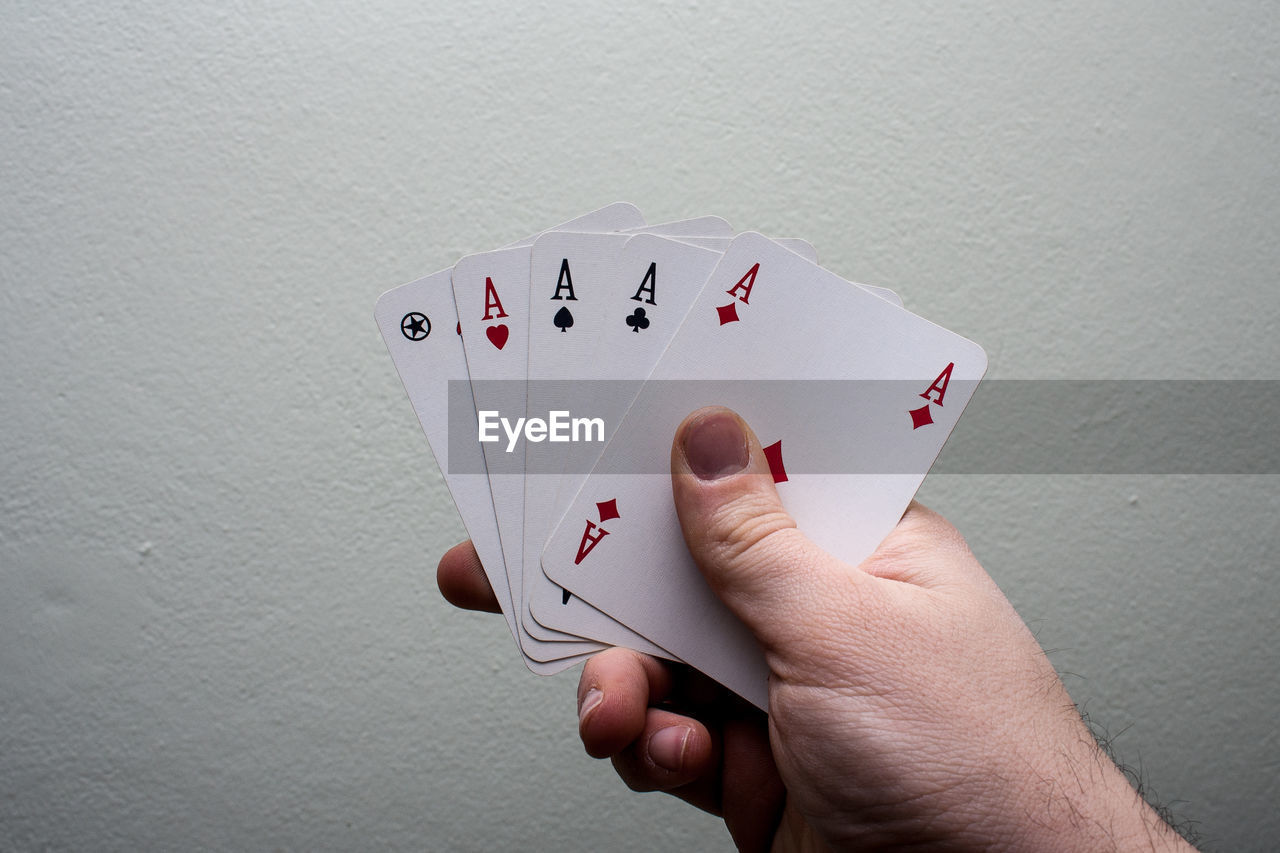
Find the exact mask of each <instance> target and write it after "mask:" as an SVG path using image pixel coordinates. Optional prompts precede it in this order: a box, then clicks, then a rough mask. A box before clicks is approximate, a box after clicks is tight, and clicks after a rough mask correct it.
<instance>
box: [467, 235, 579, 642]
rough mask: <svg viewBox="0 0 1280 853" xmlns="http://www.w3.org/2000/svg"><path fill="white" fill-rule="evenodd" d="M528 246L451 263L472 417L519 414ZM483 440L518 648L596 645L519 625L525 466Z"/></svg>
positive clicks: (503, 444) (501, 446)
mask: <svg viewBox="0 0 1280 853" xmlns="http://www.w3.org/2000/svg"><path fill="white" fill-rule="evenodd" d="M529 258H530V249H529V247H527V246H519V247H514V248H510V249H498V250H496V251H493V252H483V253H481V254H477V255H468V256H467V257H465V258H463V259H462V260H460V261H458V263H457V264H455V265H454V267H453V294H454V302H455V305H456V307H457V309H458V318H459V321H460V322H461V324H462V342H463V348H464V349H465V351H466V358H467V371H468V373H469V374H470V378H471V392H472V395H473V400H474V403H475V407H476V411H477V413H478V417H479V419H480V420H481V422H483V420H484V419H485V418H487V417H489V416H488V415H487V414H486V413H490V412H495V413H500V415H499V416H500V417H502V418H507V419H508V420H509V422H510V423H513V424H514V423H516V422H517V419H520V418H523V417H524V416H525V413H524V399H523V398H524V394H523V383H524V381H525V372H526V368H527V362H528V353H529ZM497 437H498V440H496V441H492V442H487V443H485V444H483V445H481V450H482V453H483V455H484V464H485V469H486V470H487V471H488V474H489V495H490V498H491V499H492V501H493V511H494V515H495V517H496V518H497V522H498V536H499V541H500V543H501V550H502V557H503V560H504V562H505V565H506V571H507V581H508V587H509V589H510V590H511V597H512V606H513V610H514V612H515V614H516V626H517V630H518V637H519V640H520V648H521V649H523V650H524V653H525V655H526V656H528V657H530V658H532V659H534V660H541V661H546V660H552V659H555V658H560V657H566V656H569V655H574V656H576V655H582V654H590V653H593V652H596V651H599V650H600V649H601V648H603V647H602V646H600V645H599V644H598V643H585V642H581V641H574V640H573V638H569V637H566V638H564V640H565V642H546V641H541V640H538V639H537V638H535V637H533V636H531V635H530V634H529V633H528V631H527V630H526V629H525V627H524V625H523V620H522V619H521V616H520V614H521V613H522V611H523V609H524V608H523V603H524V598H523V588H524V587H523V581H522V578H521V566H522V557H523V552H522V548H523V543H524V539H523V525H524V473H523V466H522V465H516V464H513V463H514V457H513V456H512V455H511V453H512V450H511V449H509V443H508V442H507V441H505V440H503V437H502V433H501V430H498V431H497Z"/></svg>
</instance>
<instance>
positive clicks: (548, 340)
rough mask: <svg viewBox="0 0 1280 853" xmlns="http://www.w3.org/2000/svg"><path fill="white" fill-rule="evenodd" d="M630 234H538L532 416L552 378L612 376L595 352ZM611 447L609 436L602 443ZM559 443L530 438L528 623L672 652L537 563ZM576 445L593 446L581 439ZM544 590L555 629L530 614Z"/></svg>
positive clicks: (544, 406) (550, 519) (525, 445)
mask: <svg viewBox="0 0 1280 853" xmlns="http://www.w3.org/2000/svg"><path fill="white" fill-rule="evenodd" d="M629 239H630V237H628V236H627V235H626V234H581V233H576V234H575V233H569V232H555V233H548V234H544V235H542V236H541V237H540V238H538V240H537V241H535V242H534V244H533V248H532V251H531V257H530V290H529V293H530V309H529V354H528V365H527V372H526V376H527V377H528V381H529V383H530V384H529V385H528V388H527V393H526V411H525V414H526V415H527V416H528V417H542V418H548V417H549V415H550V411H551V410H552V409H553V406H554V404H553V403H552V402H551V399H552V397H553V396H554V395H553V394H552V393H550V383H553V382H555V381H557V380H562V381H575V380H576V381H580V380H590V379H603V378H607V374H603V373H601V372H600V371H599V370H598V369H597V364H596V362H594V361H592V359H591V358H590V355H591V353H592V350H593V349H594V347H595V342H596V340H597V339H598V337H599V334H600V331H601V328H600V327H601V319H602V314H603V306H604V299H605V296H606V290H607V286H608V284H609V283H611V282H612V281H613V278H614V276H615V265H616V260H617V256H618V253H619V251H620V250H621V249H622V247H623V246H624V245H626V243H627V241H628V240H629ZM599 446H600V447H601V448H602V447H603V440H601V444H600V445H599ZM557 449H558V448H557V447H556V445H555V444H552V443H542V442H529V441H525V442H522V446H521V447H520V451H522V452H523V456H524V467H525V477H524V484H523V485H524V521H523V525H522V528H523V551H522V553H523V557H522V565H523V566H527V567H531V570H530V571H525V572H523V573H522V575H523V577H522V584H523V601H522V604H523V609H522V610H521V618H524V619H525V626H524V627H525V630H527V631H528V632H529V634H530V635H531V636H533V637H535V638H537V639H541V640H557V639H564V635H565V634H566V633H567V634H570V635H574V636H578V637H584V638H589V639H593V640H597V641H599V642H604V643H608V644H610V645H615V646H626V647H628V648H633V649H635V650H637V651H642V652H645V653H647V654H653V655H656V656H660V657H668V655H666V653H665V652H664V651H663V650H661V649H659V648H657V647H655V646H654V645H653V644H652V643H650V642H649V641H648V640H646V639H644V638H643V637H641V636H640V635H638V634H636V633H635V632H633V631H631V630H629V629H627V628H626V627H625V626H623V625H619V624H618V623H617V622H615V621H614V620H613V619H610V618H609V617H608V616H606V615H604V614H603V613H601V612H600V611H598V610H596V609H595V608H593V607H591V606H589V605H587V604H585V603H584V602H583V601H582V600H581V599H578V598H573V597H571V596H568V595H565V594H564V592H563V591H562V590H561V589H560V588H559V587H557V586H556V585H555V584H553V583H552V582H551V581H550V580H549V579H548V578H547V577H546V575H544V574H543V573H542V572H541V571H540V570H537V569H536V567H537V566H538V565H539V557H540V555H541V553H542V547H543V545H545V544H546V539H547V535H548V534H549V533H550V531H551V525H552V524H553V523H554V521H555V520H556V516H555V512H554V506H555V500H556V498H557V496H558V495H559V494H560V492H561V490H562V482H563V480H564V475H561V474H558V473H552V472H551V470H550V468H549V465H548V464H545V463H548V462H549V461H550V459H551V458H552V456H553V453H554V451H556V450H557ZM572 449H573V450H585V447H583V445H575V446H574V447H573V448H572ZM534 597H538V598H540V599H545V600H550V601H554V602H556V607H557V608H558V609H559V610H560V611H561V612H562V614H563V617H564V618H563V619H562V620H561V624H560V626H559V627H558V628H557V629H549V628H547V627H544V626H543V625H541V624H540V623H538V622H537V620H536V619H531V618H525V617H526V614H527V613H528V611H529V604H530V602H531V601H532V600H533V599H534Z"/></svg>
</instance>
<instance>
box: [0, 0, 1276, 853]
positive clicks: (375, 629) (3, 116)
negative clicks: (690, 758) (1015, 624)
mask: <svg viewBox="0 0 1280 853" xmlns="http://www.w3.org/2000/svg"><path fill="white" fill-rule="evenodd" d="M517 5H518V4H512V3H506V2H498V0H472V2H458V3H431V2H427V3H423V2H408V1H407V0H370V2H361V3H347V4H341V5H339V4H328V3H317V2H289V3H284V2H279V3H236V4H185V5H184V4H178V3H168V4H162V3H152V4H139V3H128V4H96V3H88V2H84V0H70V2H63V3H26V2H20V3H13V4H9V5H8V7H7V8H6V9H5V10H4V11H3V12H2V13H0V18H2V19H3V21H2V25H0V174H2V175H3V181H2V186H3V195H2V196H0V276H2V281H0V283H2V287H0V353H2V354H3V362H2V365H3V366H2V368H0V400H2V401H3V403H2V405H3V413H4V414H3V419H2V420H0V459H3V465H2V466H0V506H2V507H3V508H2V510H0V848H4V849H37V848H38V849H54V850H58V849H93V850H122V851H123V850H136V849H201V848H210V849H228V850H277V849H307V850H335V851H338V850H353V849H375V848H376V849H390V850H420V849H432V850H495V849H497V850H504V849H510V850H515V849H523V850H551V849H554V850H565V851H575V850H584V851H585V850H598V849H605V848H608V849H616V850H637V851H639V850H655V849H704V850H716V849H728V848H729V847H730V844H729V841H728V837H727V835H726V834H725V833H724V831H723V829H722V827H721V826H720V825H719V823H718V821H716V820H715V819H713V818H710V817H708V816H705V815H701V814H697V813H693V812H691V811H689V810H688V809H686V808H685V807H683V805H682V804H680V803H677V802H675V801H672V800H668V799H666V798H663V797H662V796H660V795H657V794H650V795H637V794H632V793H631V792H629V791H627V790H626V788H625V787H624V786H623V784H622V783H621V782H619V781H618V780H617V779H616V778H615V777H614V776H613V774H612V771H611V768H610V767H609V766H608V764H607V763H601V762H596V761H593V760H591V759H590V758H588V757H586V756H585V755H584V754H583V753H582V752H581V749H580V747H579V745H578V742H577V736H576V726H575V719H574V714H573V694H574V686H575V678H574V676H573V675H572V674H565V675H562V676H559V677H557V678H554V679H548V680H540V679H537V678H535V677H534V676H532V675H529V674H528V673H527V672H526V671H525V670H524V669H523V667H522V666H521V665H520V663H519V661H518V659H517V657H516V655H515V653H514V650H513V647H512V643H511V639H510V637H509V636H507V634H506V631H505V628H504V627H503V626H502V624H501V622H500V621H499V620H497V619H494V618H489V617H485V616H482V615H477V614H465V613H461V612H456V611H453V610H452V609H451V608H449V607H448V606H447V605H445V604H444V603H443V602H442V601H441V600H440V599H439V597H438V595H437V593H436V591H435V584H434V577H433V572H434V567H435V562H436V559H437V557H438V556H439V554H440V553H441V552H442V551H443V550H444V549H445V548H446V546H448V545H450V544H452V543H453V542H454V541H456V540H457V539H459V538H460V537H461V535H462V527H461V524H460V522H459V520H458V518H457V515H456V513H455V512H454V510H453V507H452V504H451V502H450V500H449V497H448V495H447V493H446V491H445V489H444V488H443V485H442V482H441V479H440V476H439V472H438V470H437V469H436V467H435V465H434V463H433V462H432V461H431V458H430V456H429V454H428V451H427V447H426V442H425V441H424V440H423V438H422V436H421V434H420V433H419V431H418V427H417V423H416V421H415V419H414V417H413V414H412V411H411V409H410V406H409V404H408V402H407V400H406V399H405V395H404V392H403V390H402V389H401V387H400V383H399V381H398V379H397V377H396V375H395V372H394V370H393V368H392V365H391V362H390V359H389V358H388V357H387V354H386V352H385V350H384V348H383V346H382V343H381V341H380V339H379V337H378V334H377V331H376V329H375V327H374V324H373V320H372V309H373V303H374V299H375V298H376V296H377V295H378V294H379V293H380V292H381V291H382V290H385V289H387V288H389V287H391V286H394V285H396V284H399V283H401V282H404V281H407V280H409V279H411V278H414V277H416V276H418V275H421V274H423V273H427V272H431V271H434V270H436V269H439V268H441V267H445V266H448V265H450V264H452V263H453V261H454V260H455V259H456V258H457V257H458V256H460V255H462V254H463V253H466V252H471V251H478V250H482V249H487V248H491V247H493V246H496V245H498V244H500V243H505V242H507V241H509V240H512V239H516V238H517V237H519V236H521V235H524V234H525V233H527V232H529V231H530V230H531V229H534V228H537V227H540V226H544V225H547V224H550V223H552V222H555V221H558V220H561V219H564V218H567V217H569V216H573V215H576V214H578V213H580V212H583V211H586V210H589V209H592V208H595V207H598V206H600V205H602V204H605V203H607V202H610V201H614V200H616V199H626V200H629V201H633V202H635V203H636V204H637V205H639V206H640V208H641V209H642V210H643V211H644V212H645V213H646V214H647V215H648V217H649V218H650V220H651V221H658V220H661V219H673V218H680V217H685V216H693V215H697V214H703V213H714V214H720V215H723V216H725V217H727V218H728V219H729V220H730V221H731V222H732V223H733V224H734V225H735V226H737V227H739V228H753V229H758V230H762V231H766V232H769V233H774V234H795V235H798V236H803V237H807V238H809V239H810V240H812V241H813V243H814V244H815V245H816V246H817V247H818V249H819V252H820V253H821V256H822V259H823V261H824V263H825V264H826V265H827V266H829V267H831V268H832V269H834V270H836V271H838V272H840V273H842V274H844V275H846V276H849V277H851V278H856V279H858V280H861V281H866V282H869V283H874V284H881V285H885V286H889V287H892V288H894V289H896V290H897V291H899V292H900V293H901V294H902V296H903V297H904V299H905V300H906V303H907V305H908V306H909V307H912V308H914V309H916V310H919V311H920V312H921V313H923V314H925V315H926V316H928V317H930V318H931V319H934V320H936V321H937V322H939V323H941V324H943V325H946V326H948V327H950V328H953V329H955V330H957V331H959V332H961V333H963V334H965V335H966V336H968V337H971V338H973V339H974V340H977V341H978V342H980V343H981V344H983V345H984V346H985V347H986V349H987V351H988V353H989V354H990V356H991V365H992V366H991V372H990V374H989V375H990V376H991V377H995V378H1010V377H1017V378H1145V379H1166V378H1204V379H1209V378H1253V379H1280V368H1278V367H1277V356H1278V355H1280V344H1277V338H1276V335H1277V330H1278V328H1280V287H1277V272H1276V271H1277V269H1280V239H1277V222H1280V156H1277V154H1278V152H1280V50H1277V37H1278V36H1280V26H1278V23H1280V17H1278V15H1277V11H1276V6H1275V4H1274V3H1264V2H1258V3H1249V2H1238V0H1226V2H1220V3H1213V4H1203V3H1199V4H1192V3H1184V2H1170V3H1164V4H1159V5H1151V4H1138V3H1120V4H1117V3H1104V2H1085V3H1075V4H1027V5H1025V6H1023V5H1021V4H1013V6H1011V5H1010V4H1003V3H989V4H985V5H984V4H974V3H925V4H915V8H912V4H878V6H876V7H873V8H869V9H859V8H857V7H856V4H851V3H847V2H843V0H839V1H837V0H830V1H829V2H822V3H800V2H797V3H791V4H777V3H766V2H759V0H750V2H712V1H711V0H701V1H698V0H695V2H669V1H668V0H657V1H656V2H649V3H643V4H641V3H630V4H622V3H599V2H585V0H564V2H557V3H549V2H539V3H529V4H520V8H518V9H517V8H516V7H517ZM203 6H208V8H200V7H203ZM1014 7H1016V8H1014ZM980 402H981V400H980V399H979V400H978V401H976V403H975V405H977V404H980ZM1247 416H1248V415H1247V413H1242V417H1247ZM922 497H923V499H924V500H926V501H927V502H929V503H930V504H932V505H933V506H935V507H937V508H938V509H940V510H941V511H942V512H943V513H944V514H946V515H947V516H949V517H950V518H951V519H952V520H953V521H954V522H955V523H956V524H957V525H958V526H959V527H960V528H961V530H962V531H963V532H964V533H965V534H966V535H967V536H968V537H969V539H970V542H971V544H972V546H973V548H974V550H975V551H976V552H977V554H978V555H979V557H980V558H982V560H983V561H984V563H985V565H986V566H987V568H988V570H989V571H990V572H991V573H992V575H993V576H994V577H995V578H996V579H997V581H998V582H999V583H1000V584H1001V585H1002V587H1003V588H1004V589H1005V590H1006V592H1007V593H1008V594H1009V596H1010V598H1011V599H1012V600H1013V601H1014V603H1015V604H1016V605H1017V607H1018V608H1019V610H1020V612H1021V613H1022V614H1023V616H1024V617H1025V618H1026V619H1027V620H1028V622H1029V623H1030V624H1031V625H1032V626H1033V628H1035V630H1036V631H1037V632H1038V635H1039V637H1040V640H1041V642H1042V643H1043V644H1044V645H1045V646H1046V647H1047V648H1050V649H1053V650H1055V651H1053V652H1052V659H1053V660H1054V662H1055V664H1056V665H1057V666H1058V667H1059V668H1060V670H1061V671H1063V672H1064V673H1069V674H1068V675H1067V683H1068V687H1069V688H1070V689H1071V691H1072V694H1073V696H1074V698H1075V699H1076V700H1077V701H1078V702H1079V703H1081V704H1082V705H1083V706H1084V707H1085V708H1086V709H1087V710H1088V711H1089V713H1090V714H1091V715H1092V716H1093V717H1094V718H1095V719H1096V720H1097V721H1099V722H1100V723H1103V724H1105V725H1106V726H1107V727H1108V728H1109V729H1110V730H1111V732H1112V733H1113V734H1114V735H1117V737H1116V740H1115V748H1116V749H1117V751H1118V752H1119V753H1120V755H1121V756H1122V757H1123V758H1124V759H1125V760H1126V761H1127V762H1128V763H1129V764H1131V765H1133V766H1134V767H1135V768H1140V769H1141V773H1142V776H1143V778H1144V780H1145V782H1146V784H1147V785H1148V786H1149V787H1151V788H1152V789H1154V790H1155V791H1156V792H1157V793H1158V794H1159V795H1160V797H1161V798H1163V799H1164V800H1166V801H1173V800H1176V801H1180V802H1179V804H1178V805H1176V807H1175V810H1176V811H1177V813H1178V814H1180V815H1182V816H1183V817H1185V818H1188V819H1192V820H1196V821H1199V828H1200V831H1201V832H1202V834H1203V835H1204V837H1205V838H1206V839H1207V842H1208V843H1207V846H1209V847H1212V848H1217V849H1222V850H1264V849H1271V848H1272V847H1273V845H1274V843H1275V839H1276V838H1280V811H1277V810H1276V809H1275V803H1276V801H1277V799H1278V795H1280V791H1277V779H1278V778H1280V774H1278V773H1277V770H1278V768H1280V742H1278V739H1280V735H1278V734H1277V728H1276V725H1275V720H1276V712H1275V709H1276V708H1277V707H1280V681H1277V679H1276V677H1275V673H1276V671H1277V669H1278V668H1280V667H1278V663H1280V662H1278V660H1277V657H1278V655H1277V651H1276V638H1277V636H1278V632H1277V627H1278V626H1277V617H1276V610H1277V606H1278V605H1280V591H1278V589H1277V585H1276V582H1275V581H1276V574H1277V573H1276V563H1277V525H1278V522H1277V518H1280V479H1278V478H1277V477H1275V476H1174V475H1155V474H1152V475H1141V476H1137V475H1135V476H1129V475H1084V474H1080V475H1059V476H1029V475H1028V476H1013V475H994V474H992V475H983V476H978V475H958V474H957V475H947V476H934V477H932V478H930V479H929V480H928V481H927V482H926V484H925V487H924V490H923V494H922Z"/></svg>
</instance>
